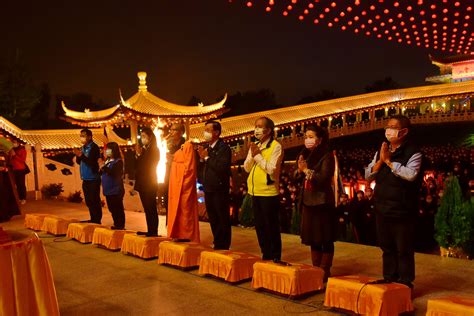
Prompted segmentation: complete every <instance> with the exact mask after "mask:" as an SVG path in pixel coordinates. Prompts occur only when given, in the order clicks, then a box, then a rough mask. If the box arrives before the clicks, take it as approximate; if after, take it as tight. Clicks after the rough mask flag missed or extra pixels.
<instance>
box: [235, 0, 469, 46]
mask: <svg viewBox="0 0 474 316" xmlns="http://www.w3.org/2000/svg"><path fill="white" fill-rule="evenodd" d="M229 2H233V1H229ZM243 2H244V3H245V5H246V6H247V7H248V8H254V7H258V8H262V9H264V10H265V12H267V13H268V14H270V13H272V12H276V13H277V14H282V15H283V16H285V17H289V16H294V17H296V18H297V19H298V20H299V21H301V22H303V21H310V22H311V23H312V24H314V25H325V26H327V27H329V28H338V29H340V30H341V31H352V32H354V33H355V34H364V35H366V36H371V37H375V38H379V39H382V38H384V39H385V40H388V41H394V42H397V43H405V44H407V45H415V46H418V47H424V48H426V49H432V50H435V51H440V52H450V53H457V54H474V52H473V47H472V45H473V44H472V42H473V38H474V32H473V31H472V25H471V14H472V2H470V1H455V0H449V1H448V0H441V1H437V3H433V1H422V0H417V1H384V0H377V1H359V0H355V1H337V2H336V1H333V0H265V1H263V0H262V1H243Z"/></svg>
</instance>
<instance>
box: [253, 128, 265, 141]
mask: <svg viewBox="0 0 474 316" xmlns="http://www.w3.org/2000/svg"><path fill="white" fill-rule="evenodd" d="M254 135H255V138H256V139H258V140H261V139H262V137H263V128H261V127H255V131H254Z"/></svg>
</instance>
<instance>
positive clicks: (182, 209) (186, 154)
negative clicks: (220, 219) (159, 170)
mask: <svg viewBox="0 0 474 316" xmlns="http://www.w3.org/2000/svg"><path fill="white" fill-rule="evenodd" d="M196 168H197V166H196V158H195V152H194V148H193V145H192V144H191V143H190V142H186V143H184V145H183V146H182V148H181V149H180V150H178V151H177V152H176V153H175V154H174V157H173V162H172V163H171V170H170V182H169V191H168V237H169V238H178V239H189V240H191V241H193V242H197V243H198V242H199V241H200V239H199V213H198V201H197V193H196V173H197V169H196Z"/></svg>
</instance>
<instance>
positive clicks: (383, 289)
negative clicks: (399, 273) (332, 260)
mask: <svg viewBox="0 0 474 316" xmlns="http://www.w3.org/2000/svg"><path fill="white" fill-rule="evenodd" d="M374 280H376V278H370V277H367V276H358V275H349V276H341V277H332V278H329V280H328V283H327V286H326V296H325V299H324V305H325V306H329V307H336V308H342V309H346V310H350V311H353V312H355V313H359V314H363V315H387V316H391V315H398V314H400V313H404V312H409V311H412V310H413V305H412V302H411V289H410V288H409V287H407V286H406V285H403V284H399V283H388V284H369V285H365V284H366V283H367V282H371V281H374Z"/></svg>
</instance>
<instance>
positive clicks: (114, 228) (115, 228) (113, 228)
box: [110, 226, 125, 230]
mask: <svg viewBox="0 0 474 316" xmlns="http://www.w3.org/2000/svg"><path fill="white" fill-rule="evenodd" d="M110 229H112V230H124V229H125V227H116V226H112V227H110Z"/></svg>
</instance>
